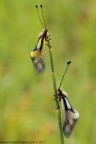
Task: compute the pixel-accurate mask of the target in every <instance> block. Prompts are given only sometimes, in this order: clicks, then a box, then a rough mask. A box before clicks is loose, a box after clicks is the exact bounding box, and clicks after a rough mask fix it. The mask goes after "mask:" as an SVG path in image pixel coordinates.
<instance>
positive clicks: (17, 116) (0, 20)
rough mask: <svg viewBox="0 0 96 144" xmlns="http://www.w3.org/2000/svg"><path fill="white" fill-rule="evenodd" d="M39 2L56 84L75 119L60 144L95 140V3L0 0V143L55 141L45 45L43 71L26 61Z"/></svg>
mask: <svg viewBox="0 0 96 144" xmlns="http://www.w3.org/2000/svg"><path fill="white" fill-rule="evenodd" d="M36 4H38V5H40V4H43V10H44V16H45V21H46V25H47V28H48V30H49V33H50V35H51V38H52V40H51V44H52V46H53V48H54V51H53V52H54V65H55V70H56V79H57V86H59V84H60V80H61V77H62V74H63V72H64V69H65V67H66V62H67V61H68V60H71V61H72V64H71V65H70V68H69V70H68V72H67V75H66V77H65V79H64V82H63V84H62V89H64V90H65V91H67V93H68V94H69V99H70V101H71V103H72V104H73V106H74V107H75V108H76V109H77V110H78V111H79V113H80V119H79V121H78V124H77V125H76V127H75V129H74V132H73V134H72V136H71V137H70V138H69V139H66V138H65V144H81V143H82V144H94V143H95V142H96V1H95V0H88V1H87V0H78V1H77V0H59V1H56V0H52V1H51V0H48V1H44V0H0V141H1V140H2V141H8V140H10V141H16V140H23V141H34V142H35V141H36V140H37V141H46V143H47V144H53V143H55V144H59V143H60V137H59V130H58V122H57V115H56V111H55V102H54V100H53V87H52V78H51V71H50V59H49V53H48V48H46V53H45V59H46V72H45V73H44V74H41V75H36V74H35V71H34V69H33V65H32V62H31V59H30V52H31V50H32V49H33V48H34V46H35V44H36V42H37V37H38V34H39V33H40V31H42V27H41V25H40V22H39V19H38V16H37V12H36V9H35V5H36Z"/></svg>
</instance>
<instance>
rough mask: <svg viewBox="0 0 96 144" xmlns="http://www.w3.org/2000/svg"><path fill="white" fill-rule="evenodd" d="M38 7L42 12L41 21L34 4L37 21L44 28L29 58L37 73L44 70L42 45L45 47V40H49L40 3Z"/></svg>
mask: <svg viewBox="0 0 96 144" xmlns="http://www.w3.org/2000/svg"><path fill="white" fill-rule="evenodd" d="M40 8H41V13H42V19H43V23H42V21H41V17H40V15H39V11H38V6H37V5H36V10H37V14H38V17H39V21H40V23H41V26H42V27H43V29H44V30H43V32H41V33H40V34H39V37H38V40H37V43H36V45H35V47H34V49H33V50H32V52H31V60H32V63H33V66H34V69H35V71H36V73H37V74H39V73H43V72H44V71H45V58H44V47H45V42H47V41H49V40H50V39H49V34H48V30H47V29H46V24H45V19H44V14H43V8H42V5H40Z"/></svg>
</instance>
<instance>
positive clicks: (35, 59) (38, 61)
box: [31, 39, 45, 74]
mask: <svg viewBox="0 0 96 144" xmlns="http://www.w3.org/2000/svg"><path fill="white" fill-rule="evenodd" d="M39 43H40V46H38V45H39ZM43 43H44V39H43ZM31 60H32V63H33V66H34V69H35V71H36V73H37V74H39V73H43V72H44V71H45V59H44V46H43V44H42V45H41V39H39V41H38V44H37V45H36V47H35V48H34V50H33V51H32V52H31Z"/></svg>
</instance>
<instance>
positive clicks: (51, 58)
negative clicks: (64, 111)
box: [47, 41, 64, 144]
mask: <svg viewBox="0 0 96 144" xmlns="http://www.w3.org/2000/svg"><path fill="white" fill-rule="evenodd" d="M47 45H48V47H49V55H50V62H51V71H52V80H53V88H54V99H55V103H56V110H57V116H58V125H59V132H60V140H61V144H64V137H63V130H62V123H61V110H60V106H59V102H58V100H57V95H56V94H57V87H56V74H55V70H54V62H53V48H52V47H51V44H50V42H49V41H48V44H47Z"/></svg>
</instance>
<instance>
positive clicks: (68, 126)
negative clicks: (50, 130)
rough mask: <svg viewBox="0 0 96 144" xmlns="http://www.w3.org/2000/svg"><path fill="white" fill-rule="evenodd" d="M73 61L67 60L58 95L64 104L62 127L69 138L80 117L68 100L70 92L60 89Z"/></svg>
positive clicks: (62, 104)
mask: <svg viewBox="0 0 96 144" xmlns="http://www.w3.org/2000/svg"><path fill="white" fill-rule="evenodd" d="M70 63H71V61H69V62H67V67H66V70H65V72H64V74H63V76H62V79H61V82H60V86H59V88H58V90H57V97H58V100H59V101H60V102H61V106H62V110H61V111H62V127H63V132H64V135H65V137H67V138H69V137H70V135H71V133H72V131H73V129H74V126H75V125H76V123H77V121H78V119H79V113H78V112H77V111H76V110H75V109H74V108H73V107H72V105H71V104H70V102H69V100H68V94H67V93H66V92H65V91H62V90H61V89H60V87H61V84H62V81H63V79H64V76H65V74H66V71H67V69H68V67H69V65H70Z"/></svg>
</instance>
